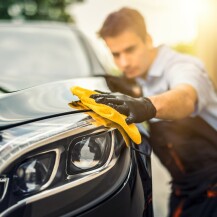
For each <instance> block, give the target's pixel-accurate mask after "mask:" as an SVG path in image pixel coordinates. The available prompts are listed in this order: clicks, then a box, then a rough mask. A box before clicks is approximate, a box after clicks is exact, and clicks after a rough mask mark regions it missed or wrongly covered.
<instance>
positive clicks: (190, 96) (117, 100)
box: [90, 84, 197, 124]
mask: <svg viewBox="0 0 217 217" xmlns="http://www.w3.org/2000/svg"><path fill="white" fill-rule="evenodd" d="M90 97H91V98H93V99H94V100H95V101H96V102H97V103H101V104H105V105H108V106H110V107H112V108H114V109H115V110H117V111H118V112H120V113H121V114H124V115H126V116H127V117H126V123H127V124H131V123H140V122H143V121H147V120H149V119H151V118H154V117H157V118H161V119H169V120H176V119H181V118H185V117H187V116H189V115H190V114H192V113H193V112H194V111H195V105H196V102H197V94H196V91H195V89H194V88H193V87H192V86H190V85H187V84H182V85H178V86H176V87H175V88H174V89H172V90H170V91H167V92H165V93H162V94H159V95H156V96H152V97H149V98H147V97H140V98H133V97H130V96H128V95H124V94H121V93H104V94H94V95H91V96H90Z"/></svg>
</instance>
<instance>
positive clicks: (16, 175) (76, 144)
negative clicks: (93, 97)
mask: <svg viewBox="0 0 217 217" xmlns="http://www.w3.org/2000/svg"><path fill="white" fill-rule="evenodd" d="M69 117H70V116H68V117H67V118H66V117H65V116H61V117H55V118H52V119H47V120H42V121H38V122H33V123H29V124H25V125H21V126H17V127H13V128H11V129H7V130H4V131H2V132H1V133H2V134H1V138H2V139H1V141H0V175H1V176H4V179H1V182H2V184H1V186H0V202H1V200H3V202H4V201H7V200H9V197H11V195H14V196H13V197H14V199H13V200H14V203H16V202H17V201H19V200H21V199H24V198H28V197H30V196H34V195H36V194H39V192H41V191H44V190H45V191H48V193H47V195H51V194H52V192H49V191H52V189H57V190H56V191H63V190H64V189H65V188H68V187H67V186H69V187H70V188H73V186H77V185H79V184H81V183H84V182H87V181H89V180H91V179H95V178H96V177H98V176H100V175H102V174H103V173H105V172H106V171H107V170H109V169H111V168H112V167H113V166H114V165H115V162H116V160H117V159H118V157H119V155H120V150H121V148H122V147H125V144H124V140H123V138H122V137H121V135H120V133H119V132H118V131H117V130H115V129H108V128H104V127H95V126H94V125H93V124H92V122H93V121H94V120H92V119H91V118H90V117H89V116H87V115H84V114H79V113H77V114H73V115H72V116H71V118H69ZM5 180H6V181H5ZM3 181H4V182H3ZM8 183H9V184H8ZM9 185H10V187H7V186H9ZM63 185H64V186H65V187H64V188H62V186H63ZM8 191H10V193H9V192H8ZM42 193H44V192H42ZM7 197H8V199H7Z"/></svg>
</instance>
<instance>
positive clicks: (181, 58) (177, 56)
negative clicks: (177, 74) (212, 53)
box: [160, 45, 205, 70]
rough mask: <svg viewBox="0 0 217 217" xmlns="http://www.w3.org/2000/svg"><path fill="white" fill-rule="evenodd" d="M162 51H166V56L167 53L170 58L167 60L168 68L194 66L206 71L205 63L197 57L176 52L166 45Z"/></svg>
mask: <svg viewBox="0 0 217 217" xmlns="http://www.w3.org/2000/svg"><path fill="white" fill-rule="evenodd" d="M160 49H162V50H164V54H166V53H167V55H168V56H170V58H168V59H167V60H168V61H167V64H166V65H167V68H168V69H169V68H172V67H173V66H177V67H178V66H180V67H182V66H184V65H194V66H195V67H198V68H200V69H201V70H204V69H205V65H204V63H203V62H202V61H201V60H200V59H199V58H198V57H196V56H193V55H190V54H187V53H181V52H178V51H176V50H175V49H173V48H171V47H169V46H166V45H164V46H163V47H161V48H160Z"/></svg>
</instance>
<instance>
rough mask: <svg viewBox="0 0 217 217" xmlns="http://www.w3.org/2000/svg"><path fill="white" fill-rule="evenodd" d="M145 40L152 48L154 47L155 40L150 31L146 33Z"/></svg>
mask: <svg viewBox="0 0 217 217" xmlns="http://www.w3.org/2000/svg"><path fill="white" fill-rule="evenodd" d="M145 41H146V44H147V46H148V48H149V49H152V48H153V40H152V37H151V35H150V34H149V33H147V34H146V38H145Z"/></svg>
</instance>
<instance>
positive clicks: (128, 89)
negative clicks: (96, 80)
mask: <svg viewBox="0 0 217 217" xmlns="http://www.w3.org/2000/svg"><path fill="white" fill-rule="evenodd" d="M103 77H104V78H105V80H106V83H107V85H108V87H109V89H110V90H111V91H112V92H120V93H123V94H127V95H129V96H132V97H141V96H142V90H141V88H140V87H139V85H138V84H137V83H136V82H135V80H134V79H128V78H126V77H124V76H112V75H104V76H103Z"/></svg>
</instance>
